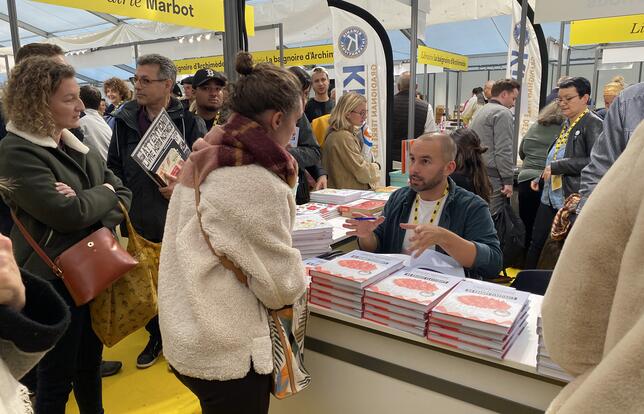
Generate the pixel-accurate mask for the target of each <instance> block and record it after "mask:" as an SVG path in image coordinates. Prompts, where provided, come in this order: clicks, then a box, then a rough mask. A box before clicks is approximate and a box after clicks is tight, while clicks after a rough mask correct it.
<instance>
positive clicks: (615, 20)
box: [570, 14, 644, 46]
mask: <svg viewBox="0 0 644 414" xmlns="http://www.w3.org/2000/svg"><path fill="white" fill-rule="evenodd" d="M643 40H644V14H635V15H632V16H623V17H609V18H605V19H592V20H576V21H573V22H572V23H571V24H570V44H571V45H573V46H574V45H594V44H598V43H617V42H641V41H643Z"/></svg>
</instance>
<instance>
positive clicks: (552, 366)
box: [537, 315, 574, 382]
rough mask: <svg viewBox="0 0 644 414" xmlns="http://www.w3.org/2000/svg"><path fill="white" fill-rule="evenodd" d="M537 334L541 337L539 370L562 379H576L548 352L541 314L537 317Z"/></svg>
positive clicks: (538, 357) (538, 354) (538, 348)
mask: <svg viewBox="0 0 644 414" xmlns="http://www.w3.org/2000/svg"><path fill="white" fill-rule="evenodd" d="M537 335H538V337H539V342H538V347H537V372H538V373H540V374H543V375H547V376H549V377H553V378H556V379H558V380H561V381H565V382H570V381H572V380H573V379H574V378H573V377H572V375H570V374H568V373H567V372H566V371H565V370H564V369H563V368H561V367H560V366H559V365H558V364H557V363H556V362H554V361H553V360H552V358H551V357H550V353H549V352H548V350H547V348H546V344H545V342H544V340H543V323H542V320H541V315H539V316H538V317H537Z"/></svg>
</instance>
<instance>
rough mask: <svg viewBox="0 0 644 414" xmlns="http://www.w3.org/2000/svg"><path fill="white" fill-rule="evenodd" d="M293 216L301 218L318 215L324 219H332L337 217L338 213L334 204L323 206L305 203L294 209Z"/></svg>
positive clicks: (321, 204)
mask: <svg viewBox="0 0 644 414" xmlns="http://www.w3.org/2000/svg"><path fill="white" fill-rule="evenodd" d="M295 214H297V215H298V216H303V215H307V214H318V215H320V216H322V218H324V219H327V220H329V219H332V218H334V217H338V216H339V215H340V212H339V211H338V206H337V205H336V204H323V203H313V202H311V203H306V204H302V205H299V206H297V207H296V210H295Z"/></svg>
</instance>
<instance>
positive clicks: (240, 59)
mask: <svg viewBox="0 0 644 414" xmlns="http://www.w3.org/2000/svg"><path fill="white" fill-rule="evenodd" d="M235 70H237V73H239V74H240V75H250V74H251V73H252V72H253V55H251V54H250V53H248V52H239V53H237V58H236V60H235Z"/></svg>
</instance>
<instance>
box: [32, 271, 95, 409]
mask: <svg viewBox="0 0 644 414" xmlns="http://www.w3.org/2000/svg"><path fill="white" fill-rule="evenodd" d="M50 283H51V284H52V286H53V287H54V289H56V291H57V292H58V293H59V294H60V295H61V296H62V297H63V299H64V300H65V302H67V304H68V305H69V311H70V312H71V323H70V325H69V328H67V331H66V332H65V333H64V334H63V336H62V338H60V341H58V343H57V344H56V346H54V348H53V349H51V350H50V351H49V352H48V353H47V354H46V355H45V356H44V357H43V359H42V360H41V361H40V363H39V364H38V385H37V392H36V407H35V408H36V409H35V412H36V414H65V405H66V404H67V400H68V398H69V393H70V391H71V390H72V389H73V390H74V396H75V397H76V402H77V403H78V408H79V410H80V413H81V414H102V413H103V397H102V390H101V357H102V354H103V344H102V343H101V341H100V340H99V339H98V337H97V336H96V334H95V333H94V331H93V330H92V321H91V318H90V314H89V305H83V306H76V305H75V304H74V301H73V300H72V298H71V296H70V295H69V293H68V292H67V288H65V285H64V284H63V282H62V280H52V281H51V282H50Z"/></svg>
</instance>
